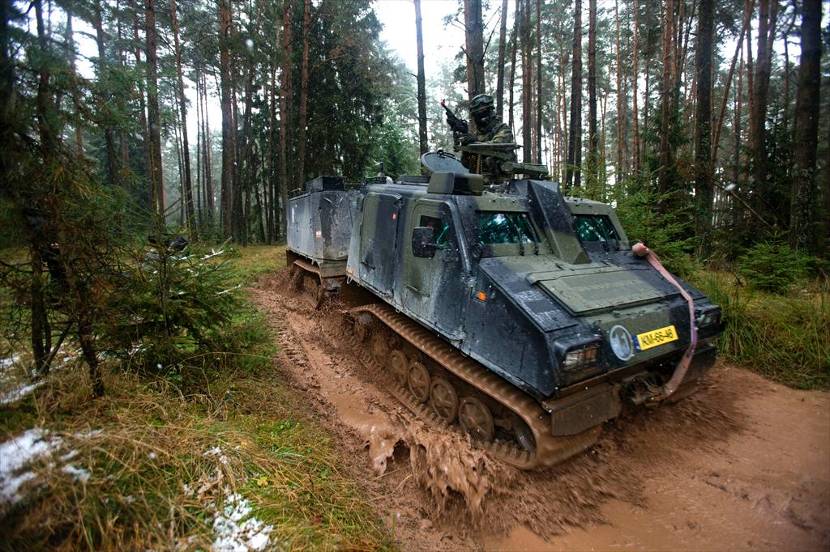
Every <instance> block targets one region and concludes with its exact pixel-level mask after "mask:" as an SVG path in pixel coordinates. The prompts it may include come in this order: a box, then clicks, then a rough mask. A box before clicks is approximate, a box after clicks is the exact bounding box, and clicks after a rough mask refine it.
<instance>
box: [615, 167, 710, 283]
mask: <svg viewBox="0 0 830 552" xmlns="http://www.w3.org/2000/svg"><path fill="white" fill-rule="evenodd" d="M633 185H634V186H636V183H634V184H633ZM659 201H660V196H659V195H658V194H657V193H656V192H652V191H649V190H648V189H646V188H640V189H638V190H636V191H631V192H630V193H628V194H627V195H623V196H622V197H620V198H619V199H618V200H617V216H619V218H620V222H621V223H622V225H623V228H625V231H626V233H627V234H628V239H629V240H630V241H631V243H632V244H633V243H636V242H638V241H639V242H643V243H644V244H645V245H647V246H648V247H649V248H650V249H651V250H652V251H654V252H655V253H656V254H657V256H658V257H660V260H661V262H662V263H663V264H664V265H665V266H666V268H668V269H669V270H671V271H672V272H674V273H675V274H679V275H680V276H684V277H685V276H688V275H689V274H691V273H692V272H693V271H694V268H695V265H694V262H693V261H692V259H691V257H690V253H691V252H692V249H693V247H694V234H693V228H692V226H691V220H692V218H691V216H684V213H683V212H671V213H669V214H663V213H660V211H659V210H658V209H657V205H658V204H659Z"/></svg>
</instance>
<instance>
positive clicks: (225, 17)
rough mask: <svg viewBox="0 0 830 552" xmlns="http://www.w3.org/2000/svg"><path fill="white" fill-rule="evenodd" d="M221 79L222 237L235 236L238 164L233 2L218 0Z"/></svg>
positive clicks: (220, 204)
mask: <svg viewBox="0 0 830 552" xmlns="http://www.w3.org/2000/svg"><path fill="white" fill-rule="evenodd" d="M218 8H219V14H218V15H219V75H220V76H219V78H220V89H221V94H220V96H221V98H220V102H221V105H222V182H221V194H222V197H221V198H220V202H219V209H220V211H221V219H222V235H223V236H225V237H230V236H232V235H233V194H234V192H236V190H234V172H235V164H236V125H235V124H234V116H233V115H234V114H233V111H234V106H233V93H232V83H231V79H232V78H233V77H232V74H231V54H230V40H231V21H232V18H233V15H232V13H231V4H230V0H219V3H218Z"/></svg>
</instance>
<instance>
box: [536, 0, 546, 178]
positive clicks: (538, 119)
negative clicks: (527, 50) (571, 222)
mask: <svg viewBox="0 0 830 552" xmlns="http://www.w3.org/2000/svg"><path fill="white" fill-rule="evenodd" d="M535 76H536V148H535V149H536V158H535V160H534V161H535V162H536V163H541V162H542V114H543V112H544V109H543V108H544V103H543V102H542V82H543V79H542V0H536V75H535Z"/></svg>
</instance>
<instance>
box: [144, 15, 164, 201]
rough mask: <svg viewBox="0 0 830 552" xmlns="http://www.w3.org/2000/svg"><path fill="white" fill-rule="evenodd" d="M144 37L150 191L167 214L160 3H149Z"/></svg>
mask: <svg viewBox="0 0 830 552" xmlns="http://www.w3.org/2000/svg"><path fill="white" fill-rule="evenodd" d="M144 33H145V39H146V48H145V50H146V53H145V56H146V57H147V126H148V134H149V139H150V144H149V155H150V157H149V159H148V163H149V165H150V167H149V168H150V171H149V172H150V189H151V190H152V192H151V197H152V205H153V209H154V210H155V212H156V213H158V214H159V215H163V214H164V210H165V207H164V180H163V176H162V174H163V173H162V166H161V111H160V109H159V93H158V86H159V84H158V52H157V40H158V39H157V35H156V1H155V0H145V3H144Z"/></svg>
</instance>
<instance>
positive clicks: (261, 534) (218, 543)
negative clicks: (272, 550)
mask: <svg viewBox="0 0 830 552" xmlns="http://www.w3.org/2000/svg"><path fill="white" fill-rule="evenodd" d="M250 513H251V503H250V502H248V500H247V499H246V498H245V497H243V496H242V495H240V494H237V493H234V494H231V495H229V496H228V497H227V498H226V499H225V507H224V508H223V509H222V511H220V512H216V514H214V516H213V533H214V535H215V536H216V540H214V541H213V545H212V547H211V549H212V550H214V552H249V551H254V552H256V551H259V550H264V549H265V547H266V546H268V541H269V539H270V537H269V536H270V534H271V531H273V530H274V527H273V526H272V525H265V523H263V522H262V520H259V519H257V518H256V517H252V516H250Z"/></svg>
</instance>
